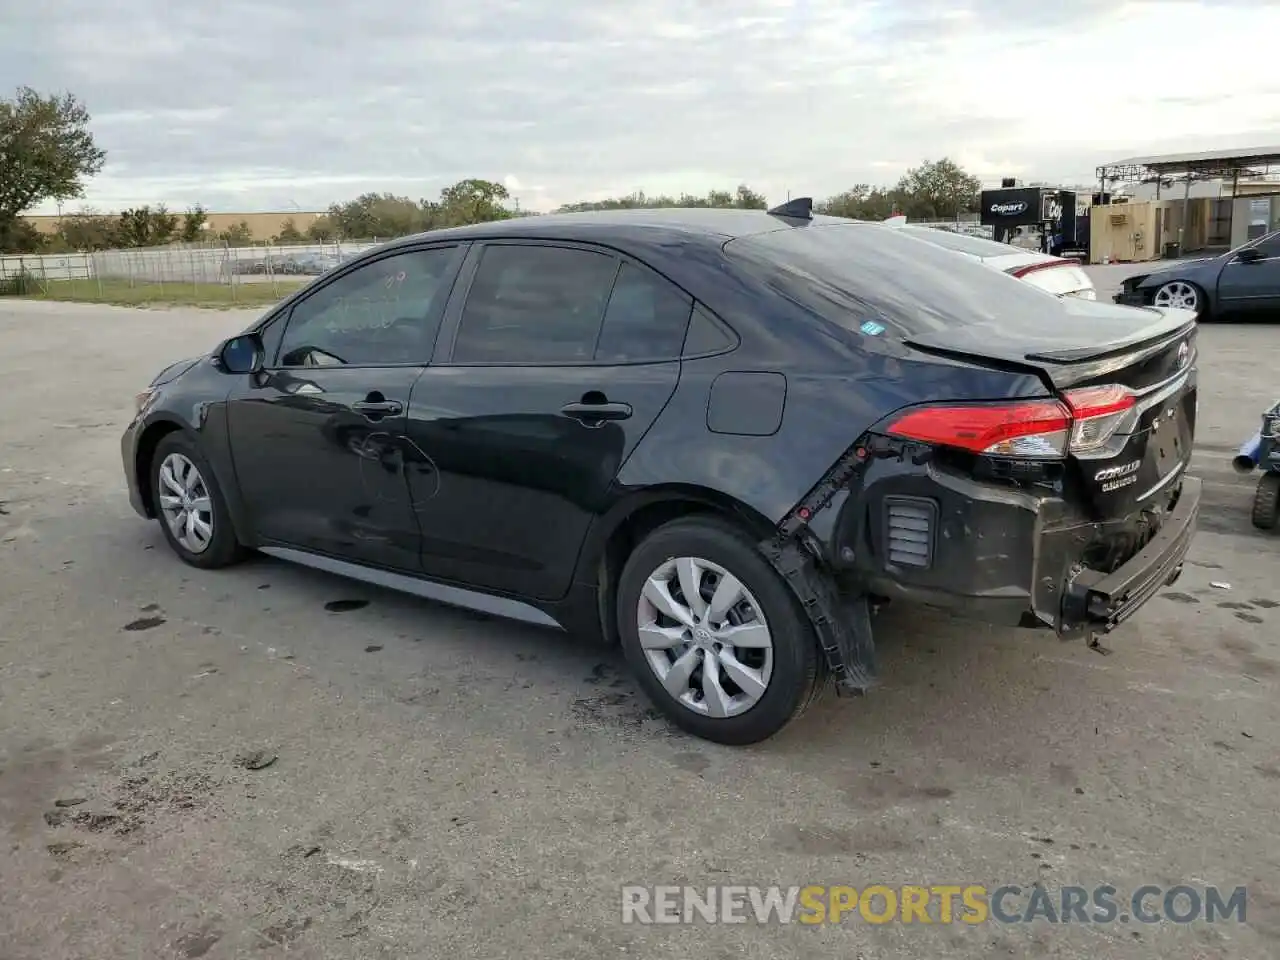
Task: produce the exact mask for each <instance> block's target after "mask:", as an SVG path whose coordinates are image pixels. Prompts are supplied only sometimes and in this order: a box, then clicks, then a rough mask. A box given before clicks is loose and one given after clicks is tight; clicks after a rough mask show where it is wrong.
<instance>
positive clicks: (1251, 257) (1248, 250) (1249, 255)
mask: <svg viewBox="0 0 1280 960" xmlns="http://www.w3.org/2000/svg"><path fill="white" fill-rule="evenodd" d="M1236 259H1237V260H1239V261H1240V262H1241V263H1253V261H1255V260H1261V259H1262V251H1261V250H1259V249H1258V248H1257V247H1245V248H1244V249H1243V250H1241V251H1240V252H1239V253H1237V254H1236Z"/></svg>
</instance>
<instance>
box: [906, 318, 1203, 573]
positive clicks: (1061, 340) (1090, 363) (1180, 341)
mask: <svg viewBox="0 0 1280 960" xmlns="http://www.w3.org/2000/svg"><path fill="white" fill-rule="evenodd" d="M1080 303H1081V305H1082V306H1087V307H1093V306H1094V304H1092V303H1090V302H1089V301H1081V302H1080ZM1097 306H1098V307H1100V308H1101V309H1090V310H1084V311H1076V310H1073V309H1072V305H1071V304H1070V303H1069V302H1068V303H1067V307H1068V312H1069V313H1075V314H1076V315H1087V316H1089V317H1092V318H1099V319H1098V322H1094V323H1089V324H1085V323H1082V324H1080V325H1079V326H1077V327H1075V328H1068V329H1057V330H1054V331H1053V332H1052V333H1051V334H1049V335H1041V336H1038V337H1037V336H1032V335H1027V334H1026V333H1025V332H1024V333H1022V334H1021V335H1015V334H1014V333H1011V332H1009V331H1005V332H1004V333H1003V335H1002V334H1001V332H1000V331H997V330H994V329H992V330H988V331H986V334H987V336H985V337H984V338H983V339H984V341H985V342H983V343H982V344H981V345H978V344H977V343H975V342H974V341H973V339H971V335H972V334H974V333H976V331H973V330H972V329H971V328H967V327H959V328H953V329H952V330H948V331H942V332H938V333H934V334H932V335H930V336H928V337H917V338H914V339H913V341H912V343H911V345H912V346H913V347H915V348H916V349H919V350H923V351H924V352H926V353H937V354H940V355H947V356H952V357H956V358H957V359H965V360H967V361H969V362H975V363H979V364H984V363H985V364H997V365H1000V366H1007V367H1016V368H1022V369H1029V370H1034V371H1036V372H1037V373H1038V374H1039V375H1040V376H1041V378H1042V379H1044V380H1046V381H1047V382H1048V384H1050V385H1052V387H1053V389H1054V391H1055V392H1056V393H1058V394H1059V396H1062V397H1064V398H1068V399H1069V398H1071V397H1078V396H1081V394H1082V392H1084V393H1086V394H1087V388H1089V387H1097V386H1105V385H1110V384H1119V385H1121V386H1124V387H1127V388H1128V389H1129V390H1130V391H1131V392H1132V393H1133V394H1134V396H1135V399H1136V403H1135V405H1134V406H1133V408H1132V409H1131V410H1130V411H1128V412H1127V413H1125V414H1123V415H1122V416H1119V415H1118V416H1117V419H1120V420H1121V423H1120V425H1119V427H1118V428H1117V429H1116V431H1115V433H1114V434H1113V435H1112V436H1111V438H1110V440H1109V441H1108V442H1107V443H1105V444H1104V445H1102V446H1099V447H1098V448H1097V449H1093V450H1086V451H1076V452H1073V453H1072V454H1071V457H1070V461H1071V469H1070V470H1069V472H1068V482H1067V487H1066V490H1065V492H1066V494H1067V495H1068V496H1069V497H1070V498H1071V499H1074V500H1076V501H1077V502H1080V503H1082V505H1087V506H1088V508H1089V509H1090V512H1091V513H1092V514H1093V515H1094V517H1095V518H1097V519H1098V520H1102V521H1105V520H1107V519H1109V518H1116V517H1125V516H1128V515H1130V514H1131V513H1133V512H1134V511H1135V510H1139V509H1152V508H1159V507H1163V506H1166V505H1167V500H1168V497H1169V496H1170V495H1171V494H1172V492H1173V490H1174V489H1176V486H1177V483H1176V481H1177V479H1178V478H1179V477H1180V476H1181V474H1182V472H1183V471H1184V470H1185V469H1186V467H1187V464H1188V463H1189V461H1190V459H1191V450H1192V444H1193V442H1194V439H1195V424H1196V411H1197V407H1198V403H1197V392H1196V389H1197V385H1196V342H1195V341H1196V325H1195V316H1194V314H1192V313H1190V312H1189V311H1186V310H1172V309H1164V308H1156V307H1149V308H1139V309H1134V308H1130V307H1110V306H1107V305H1104V304H1099V305H1097ZM957 334H959V336H957ZM1131 533H1132V531H1131V532H1130V533H1127V534H1126V536H1130V535H1131ZM1139 535H1140V534H1139ZM1140 545H1141V544H1136V545H1135V544H1132V543H1127V542H1126V543H1124V544H1120V543H1117V544H1115V547H1116V550H1117V556H1119V555H1121V554H1126V551H1128V552H1130V553H1131V552H1132V550H1133V549H1136V547H1137V546H1140ZM1126 555H1127V554H1126Z"/></svg>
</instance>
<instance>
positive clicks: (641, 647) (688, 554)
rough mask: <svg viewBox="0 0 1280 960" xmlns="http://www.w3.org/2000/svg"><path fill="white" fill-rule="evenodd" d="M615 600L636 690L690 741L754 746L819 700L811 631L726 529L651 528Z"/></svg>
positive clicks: (715, 524) (750, 550)
mask: <svg viewBox="0 0 1280 960" xmlns="http://www.w3.org/2000/svg"><path fill="white" fill-rule="evenodd" d="M617 600H618V603H617V615H618V631H619V633H620V635H621V639H622V649H623V653H624V654H625V655H626V658H627V661H628V663H629V664H630V666H631V669H632V671H633V672H634V674H635V677H636V680H637V682H638V683H639V684H640V686H641V687H642V688H643V689H644V691H645V693H646V694H647V695H648V697H649V698H650V700H652V701H653V703H654V705H655V706H656V707H657V708H658V709H659V710H661V711H662V713H663V714H664V715H666V716H667V717H668V718H669V719H670V720H671V722H672V723H674V724H675V725H676V726H678V727H679V728H680V729H682V730H684V731H686V732H687V733H691V734H693V735H694V736H697V737H701V738H702V739H704V740H710V741H713V742H715V743H722V744H728V745H731V746H744V745H747V744H752V743H759V742H760V741H762V740H766V739H768V738H769V737H771V736H773V735H774V734H776V733H777V732H778V731H779V730H781V729H782V728H783V727H785V726H786V725H787V724H788V723H789V722H790V721H791V720H792V719H794V718H795V717H796V716H798V715H799V714H800V713H801V712H802V711H803V709H804V708H805V707H806V706H807V705H808V704H809V703H810V702H812V700H813V699H814V697H815V695H816V693H817V692H818V691H819V690H820V689H821V684H822V679H823V677H822V673H821V664H820V661H819V650H818V643H817V639H816V638H815V637H814V634H813V629H812V627H811V626H810V625H809V623H808V622H807V621H806V619H805V618H804V615H803V612H802V611H801V610H800V608H799V605H798V603H797V601H796V600H795V598H794V596H793V595H792V593H791V590H790V588H788V586H787V585H786V583H785V582H784V581H783V580H782V578H781V577H780V576H779V575H778V574H777V573H776V572H775V571H774V570H773V568H772V567H771V566H770V565H769V563H768V561H766V560H765V558H764V557H763V556H762V555H761V554H760V552H759V551H758V550H757V549H756V547H755V545H754V543H752V541H751V540H750V539H749V538H748V537H746V536H744V535H743V534H742V533H740V532H739V531H738V530H736V529H735V528H734V527H732V526H731V525H730V524H728V523H725V522H722V521H718V520H715V519H712V518H704V517H691V518H687V519H683V520H676V521H674V522H672V523H668V524H666V525H665V526H662V527H659V528H658V529H657V530H655V531H654V532H653V533H651V534H650V535H649V536H648V537H646V538H645V539H644V540H643V541H642V542H641V543H640V545H639V546H638V547H637V548H636V549H635V550H634V551H633V552H632V554H631V556H630V557H629V558H628V559H627V562H626V564H625V566H624V567H623V570H622V575H621V577H620V578H619V581H618V592H617Z"/></svg>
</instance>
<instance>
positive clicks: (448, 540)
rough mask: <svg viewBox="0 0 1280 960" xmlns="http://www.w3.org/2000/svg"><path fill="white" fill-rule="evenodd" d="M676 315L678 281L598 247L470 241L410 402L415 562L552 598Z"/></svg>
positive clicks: (649, 411) (625, 440)
mask: <svg viewBox="0 0 1280 960" xmlns="http://www.w3.org/2000/svg"><path fill="white" fill-rule="evenodd" d="M691 312H692V301H691V300H690V299H689V297H687V296H686V295H685V294H684V293H683V292H682V291H681V290H679V289H678V288H676V287H675V286H673V285H672V284H671V283H670V282H669V281H667V280H666V279H665V278H663V277H661V276H659V275H658V274H656V273H654V272H653V271H651V270H649V269H648V268H646V267H644V266H643V265H641V264H639V263H636V262H634V261H632V260H629V259H626V258H624V257H620V256H618V255H616V254H614V253H613V252H611V251H606V250H602V249H598V248H593V247H590V246H586V245H580V244H557V243H536V242H528V241H521V242H490V243H487V244H483V245H479V244H478V245H476V247H474V248H473V249H472V251H471V253H470V255H469V256H468V258H467V262H466V264H465V265H464V267H463V271H462V275H461V276H460V278H459V283H458V290H457V291H456V292H455V295H454V298H453V300H451V302H450V306H449V310H448V315H447V317H446V321H445V328H444V330H443V331H442V333H441V354H442V356H441V358H440V359H439V360H438V361H437V362H435V363H433V364H432V366H431V367H430V369H428V370H427V372H426V373H425V374H424V375H423V377H422V378H421V379H420V380H419V381H418V382H417V383H416V384H415V386H414V388H413V393H412V397H411V399H410V406H409V423H408V432H409V438H410V440H411V442H412V446H413V456H414V462H413V463H411V464H410V467H409V484H410V488H411V490H412V492H413V499H414V509H415V510H416V512H417V516H418V519H419V522H420V524H421V528H422V530H423V541H422V568H423V570H424V571H425V572H426V573H427V574H429V575H431V576H432V577H435V578H438V579H444V580H454V581H459V582H463V583H467V584H471V585H474V586H478V587H483V588H489V589H493V590H499V591H506V592H510V593H514V594H518V595H520V596H525V597H530V598H535V599H548V600H549V599H557V598H559V597H562V596H563V595H564V594H565V593H566V592H567V590H568V588H569V585H570V580H571V577H572V574H573V570H574V566H575V563H576V561H577V556H578V552H579V550H580V548H581V546H582V542H583V538H584V537H585V534H586V531H587V527H588V525H589V524H590V522H591V519H592V518H593V517H594V516H595V515H597V514H598V513H600V512H602V511H603V510H604V509H605V508H606V506H607V505H608V503H609V502H610V496H611V493H612V489H613V484H614V479H615V477H616V476H617V473H618V470H619V468H620V467H621V465H622V464H623V462H624V461H625V460H626V459H627V457H629V456H630V455H631V453H632V451H633V450H634V449H635V447H636V444H637V443H638V442H639V441H640V439H641V437H643V436H644V434H645V432H646V431H647V430H648V429H649V427H650V426H651V425H652V424H653V422H654V420H655V419H656V418H657V417H658V414H659V413H661V411H662V409H663V407H664V406H665V405H666V403H667V401H668V400H669V399H670V397H671V395H672V393H673V392H674V391H675V388H676V384H677V381H678V380H679V376H680V361H679V359H678V358H679V356H680V351H681V346H682V344H683V341H684V337H685V332H686V329H687V327H688V323H689V317H690V314H691ZM673 455H675V452H673Z"/></svg>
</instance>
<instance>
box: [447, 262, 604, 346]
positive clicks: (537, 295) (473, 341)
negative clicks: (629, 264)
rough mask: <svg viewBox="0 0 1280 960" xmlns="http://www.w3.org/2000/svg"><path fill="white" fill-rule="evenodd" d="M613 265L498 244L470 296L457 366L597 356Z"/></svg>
mask: <svg viewBox="0 0 1280 960" xmlns="http://www.w3.org/2000/svg"><path fill="white" fill-rule="evenodd" d="M617 273H618V261H617V260H616V259H614V258H613V257H611V256H608V255H606V254H603V253H596V252H594V251H591V250H579V249H570V248H566V247H551V246H540V245H521V244H497V245H494V246H491V247H489V248H487V249H486V250H485V251H484V253H483V254H482V256H481V260H480V267H479V269H478V270H477V271H476V276H475V280H474V281H472V284H471V289H470V291H469V292H468V294H467V302H466V305H465V306H464V307H463V310H462V319H461V322H460V324H459V327H458V334H457V338H456V340H455V341H454V346H453V360H454V362H455V363H528V364H539V363H579V362H584V361H590V360H592V359H593V358H594V356H595V350H596V341H597V340H598V339H599V337H600V334H601V323H602V321H603V319H604V312H605V306H606V304H607V303H608V302H609V294H610V291H611V290H612V289H613V282H614V278H615V276H616V275H617Z"/></svg>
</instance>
